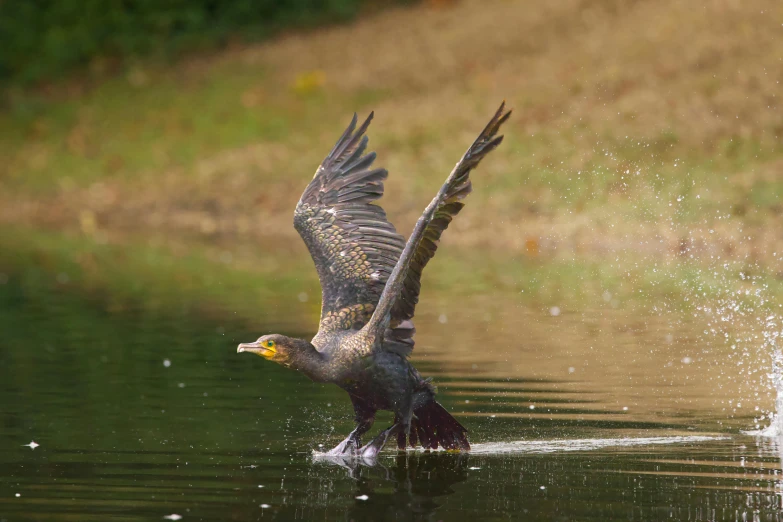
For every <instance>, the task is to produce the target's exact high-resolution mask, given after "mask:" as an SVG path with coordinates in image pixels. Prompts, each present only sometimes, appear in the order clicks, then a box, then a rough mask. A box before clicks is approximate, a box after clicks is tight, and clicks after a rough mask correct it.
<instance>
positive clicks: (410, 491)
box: [313, 451, 469, 520]
mask: <svg viewBox="0 0 783 522" xmlns="http://www.w3.org/2000/svg"><path fill="white" fill-rule="evenodd" d="M468 458H469V456H468V454H466V453H446V452H442V451H439V452H405V453H398V455H397V456H396V458H394V460H392V459H378V460H366V459H357V458H344V457H333V456H327V455H323V454H318V455H315V456H313V462H314V463H316V464H322V465H326V466H338V467H340V468H343V469H345V470H346V471H347V473H348V475H349V476H350V477H351V478H353V479H355V480H356V499H357V500H356V504H355V505H354V507H353V509H352V512H351V516H349V517H348V519H351V518H355V519H357V520H365V519H366V517H368V516H369V515H370V513H373V514H374V516H375V517H376V518H378V519H392V520H396V519H398V517H397V516H396V515H399V516H400V517H402V518H401V519H404V518H406V516H407V517H409V516H410V515H411V514H415V515H417V516H418V515H421V516H424V515H428V514H431V513H433V512H434V511H435V510H436V509H437V508H438V507H439V506H440V505H441V503H442V502H440V501H439V500H438V499H439V498H443V497H447V496H449V495H451V494H452V493H454V489H453V486H454V485H455V484H458V483H460V482H463V481H465V480H466V479H467V478H468ZM379 510H380V511H382V513H381V512H379ZM396 512H398V513H396Z"/></svg>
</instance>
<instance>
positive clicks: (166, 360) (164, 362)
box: [163, 359, 171, 368]
mask: <svg viewBox="0 0 783 522" xmlns="http://www.w3.org/2000/svg"><path fill="white" fill-rule="evenodd" d="M163 366H165V367H166V368H168V367H169V366H171V361H170V360H169V359H163Z"/></svg>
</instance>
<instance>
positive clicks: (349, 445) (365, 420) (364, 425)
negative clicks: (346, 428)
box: [327, 411, 375, 456]
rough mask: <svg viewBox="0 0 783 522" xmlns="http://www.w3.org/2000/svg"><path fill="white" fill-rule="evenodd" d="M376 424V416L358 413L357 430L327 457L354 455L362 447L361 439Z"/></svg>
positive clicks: (330, 451)
mask: <svg viewBox="0 0 783 522" xmlns="http://www.w3.org/2000/svg"><path fill="white" fill-rule="evenodd" d="M373 422H375V414H369V413H364V414H360V412H358V411H357V412H356V428H354V430H353V431H352V432H351V433H350V434H349V435H348V436H347V437H346V438H345V440H344V441H342V442H341V443H340V444H338V445H337V446H335V447H334V448H333V449H331V450H329V452H328V453H327V455H331V456H344V455H353V454H355V453H356V450H358V449H359V446H361V445H362V442H361V437H362V435H364V434H365V433H367V431H368V430H369V429H370V428H371V427H372V424H373Z"/></svg>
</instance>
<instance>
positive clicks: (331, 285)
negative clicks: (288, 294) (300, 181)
mask: <svg viewBox="0 0 783 522" xmlns="http://www.w3.org/2000/svg"><path fill="white" fill-rule="evenodd" d="M372 117H373V114H372V113H371V114H370V116H369V117H368V118H367V119H366V120H365V121H364V123H363V124H362V125H361V126H360V127H359V128H358V129H356V124H357V117H356V115H354V117H353V119H352V120H351V123H350V125H349V126H348V128H346V129H345V132H343V134H342V136H340V139H338V140H337V143H336V144H335V146H334V147H333V148H332V150H331V151H330V152H329V154H328V155H327V157H326V159H324V161H323V162H322V163H321V165H320V166H319V167H318V169H317V170H316V173H315V176H314V177H313V180H312V181H311V182H310V184H309V185H308V186H307V188H305V190H304V193H303V194H302V198H301V199H300V200H299V203H298V205H297V206H296V210H295V212H294V227H295V228H296V230H297V231H298V232H299V234H300V235H301V236H302V239H303V240H304V243H305V245H307V248H308V250H309V251H310V255H311V256H312V258H313V262H314V263H315V267H316V270H317V272H318V277H319V279H320V282H321V292H322V302H321V329H325V328H326V329H346V330H351V329H360V328H361V327H362V326H363V325H364V324H365V323H366V322H367V321H368V320H369V318H370V315H371V314H372V310H373V309H374V308H375V305H376V304H377V303H378V299H379V298H380V295H381V293H382V292H383V287H384V286H385V284H386V280H387V279H388V277H389V275H390V274H391V272H392V270H393V269H394V265H395V263H396V262H397V260H398V259H399V257H400V253H401V252H402V249H403V248H404V246H405V240H404V239H403V238H402V236H400V235H399V234H398V233H397V230H396V229H395V228H394V225H392V224H391V223H389V221H388V220H387V218H386V212H384V210H383V209H382V208H381V207H380V206H378V205H377V204H375V203H374V202H375V201H376V200H378V199H380V198H381V197H382V196H383V188H384V187H383V182H384V181H385V180H386V177H387V175H388V173H387V171H386V170H385V169H382V168H373V162H374V161H375V158H376V154H375V152H367V153H366V150H367V143H368V138H367V136H365V135H364V134H365V132H366V131H367V128H368V127H369V125H370V121H372Z"/></svg>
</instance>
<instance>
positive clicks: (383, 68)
mask: <svg viewBox="0 0 783 522" xmlns="http://www.w3.org/2000/svg"><path fill="white" fill-rule="evenodd" d="M781 20H783V8H781V7H780V5H779V4H778V3H776V2H771V1H767V2H765V1H754V2H733V1H730V0H716V1H710V2H699V3H693V2H679V1H664V2H644V1H636V2H623V1H613V0H573V1H571V0H562V1H558V2H550V3H547V4H546V5H538V4H536V5H535V6H533V5H532V4H530V3H528V2H513V1H497V2H489V3H487V2H483V1H470V0H465V1H459V2H451V1H445V0H442V1H435V0H431V1H425V2H418V3H409V2H399V3H386V2H363V1H361V0H332V1H329V2H312V1H306V0H299V1H290V2H248V1H245V0H234V1H230V2H221V3H215V2H211V1H200V2H167V3H116V4H110V5H109V6H107V5H106V4H105V3H103V2H97V1H95V2H81V3H79V4H78V5H77V4H75V3H74V4H72V3H59V2H38V3H36V2H24V3H22V2H3V3H0V33H2V35H3V41H4V42H6V44H4V45H3V46H2V50H0V79H2V82H3V102H2V103H3V105H2V113H1V114H0V134H1V135H2V141H0V157H2V158H3V161H2V164H0V184H1V185H0V227H1V228H0V230H2V233H0V248H1V249H2V250H1V251H0V269H2V276H1V277H2V281H0V282H3V283H5V282H7V281H9V279H10V278H12V275H13V274H28V275H29V274H34V275H29V277H27V279H25V281H27V282H26V283H25V284H29V285H40V288H39V290H40V291H41V292H44V293H46V292H51V291H67V292H77V293H81V294H84V295H93V296H100V299H101V300H102V302H103V303H104V304H103V305H102V306H104V307H105V308H106V309H108V310H113V311H122V310H123V309H126V308H128V307H131V308H132V307H139V306H141V307H143V308H145V309H150V310H158V311H162V312H164V313H165V312H166V311H167V310H172V309H176V308H177V307H179V306H181V305H182V303H183V302H186V303H187V305H188V307H189V309H193V310H196V312H194V313H199V314H205V315H206V316H210V317H218V318H223V317H231V318H232V319H236V318H241V319H240V320H241V321H244V324H247V325H249V326H251V327H252V328H253V329H254V331H255V330H256V329H258V330H263V329H265V328H274V329H277V330H281V329H282V330H286V329H289V330H291V329H296V330H307V331H309V330H313V329H314V328H315V324H316V320H317V317H318V311H319V305H320V303H319V298H318V297H319V287H318V282H317V278H316V275H315V271H314V270H313V269H312V264H311V261H310V259H309V256H308V255H307V251H306V250H305V248H304V246H303V244H302V243H301V241H300V239H299V238H298V236H297V235H296V232H295V231H294V229H293V227H292V226H291V216H292V210H293V208H294V206H295V204H296V202H297V200H298V198H299V195H300V194H301V191H302V190H303V188H304V187H305V186H306V184H307V183H308V181H309V179H310V178H311V176H312V174H313V172H314V170H315V168H316V166H317V165H318V164H319V162H320V161H321V159H323V157H324V155H325V154H326V152H327V151H328V150H329V149H330V147H331V145H332V144H333V143H334V141H335V140H336V138H337V137H338V136H339V135H340V133H341V132H342V130H343V129H344V127H345V125H346V124H347V123H348V121H349V120H350V117H351V115H352V114H353V112H358V113H359V114H360V115H362V116H363V115H365V114H367V113H368V112H369V111H371V110H374V111H375V112H376V119H375V121H374V122H373V126H372V128H371V131H370V137H371V142H370V143H371V147H372V148H373V149H375V150H376V151H377V152H378V155H379V160H378V163H379V164H380V165H382V166H385V167H386V168H388V169H389V171H390V173H391V174H390V177H389V180H388V182H387V183H386V196H385V197H384V199H383V206H384V207H385V208H386V210H387V212H388V213H389V216H390V218H391V219H392V221H393V222H394V223H395V224H396V225H397V228H398V230H400V231H401V232H402V233H403V234H405V235H407V234H408V232H409V230H410V229H411V227H412V225H413V223H414V221H415V219H416V218H417V217H418V216H419V214H420V212H421V210H422V209H423V207H424V206H425V205H426V203H427V202H428V201H429V198H430V195H431V194H433V193H434V192H435V191H436V190H437V188H438V187H439V186H440V183H441V182H442V180H443V179H444V177H445V176H446V174H447V173H448V172H449V170H450V168H451V166H452V165H453V164H454V162H455V161H456V159H458V158H459V157H460V155H461V154H462V152H463V151H464V150H465V148H466V147H467V145H468V144H469V143H470V142H471V141H472V139H473V138H474V136H475V135H476V133H477V132H478V130H480V128H481V127H482V126H483V124H484V123H485V121H486V120H487V119H488V118H489V116H490V115H491V114H492V112H493V111H494V109H495V108H496V107H497V105H498V104H499V102H500V101H501V100H503V99H505V100H507V103H508V104H509V106H511V107H512V108H513V109H514V111H515V112H514V116H513V118H512V119H511V120H510V121H509V123H508V124H507V126H506V127H505V129H504V130H505V134H506V141H505V143H504V144H503V146H502V147H501V148H500V149H499V150H498V151H497V152H495V153H493V156H492V158H491V159H490V160H488V161H487V162H486V164H485V165H482V168H481V170H480V171H478V172H477V174H476V176H475V182H474V183H475V188H476V190H475V191H474V193H473V194H472V195H471V197H470V200H469V202H468V209H467V210H466V211H465V212H464V213H463V214H461V215H460V216H459V219H457V220H455V222H454V223H453V225H452V227H451V228H450V229H449V232H448V233H447V234H446V235H445V237H444V245H445V247H444V248H443V249H442V251H439V253H438V257H437V259H436V261H435V264H434V265H432V266H433V268H432V269H429V270H428V271H427V272H426V274H425V292H424V293H423V296H422V297H423V299H424V304H423V306H420V307H419V310H421V312H420V315H422V316H423V317H422V318H421V321H424V322H427V321H429V320H430V319H432V323H433V325H435V326H434V328H435V329H436V330H435V331H434V332H430V334H431V335H432V337H431V338H430V337H427V338H426V339H427V341H428V342H430V341H431V344H434V345H437V344H438V343H439V342H440V341H438V339H441V338H442V337H443V336H444V335H445V336H446V339H448V343H449V344H451V343H456V344H457V345H459V344H460V343H459V335H465V334H466V333H467V332H464V331H463V332H460V333H454V334H452V333H450V332H446V330H445V329H446V328H447V327H446V326H443V327H442V329H441V330H438V328H441V327H439V326H437V325H444V324H446V321H447V320H448V316H449V315H450V314H452V315H454V314H457V315H460V314H464V315H465V317H466V319H469V320H468V321H467V322H466V323H463V324H465V327H464V328H466V329H468V330H469V329H471V328H473V329H475V330H476V332H487V331H488V332H505V333H503V334H502V336H504V337H506V338H507V337H509V336H515V335H524V336H526V338H528V339H531V338H533V339H537V340H538V342H540V343H542V344H553V345H558V346H560V345H564V344H569V343H570V344H572V345H576V346H578V345H585V348H584V349H587V348H586V347H587V346H591V345H592V344H594V343H593V342H592V341H589V340H588V341H585V339H591V337H590V335H602V332H607V334H608V335H611V332H614V333H617V332H620V333H622V334H623V335H630V334H632V333H633V332H637V333H638V332H640V331H645V332H649V331H650V330H651V329H654V328H653V327H652V326H651V324H652V323H653V322H655V321H663V322H665V323H666V324H667V325H669V326H666V327H665V328H664V327H661V328H663V329H665V330H666V332H664V333H660V332H658V331H657V330H655V333H654V334H650V335H651V336H653V337H655V338H656V339H658V338H663V339H668V341H667V343H668V344H672V338H671V336H672V335H673V334H672V332H674V331H677V330H679V331H680V332H689V334H688V335H691V337H690V338H691V339H692V338H693V336H696V337H698V339H700V340H701V341H699V342H700V343H701V345H700V346H699V347H696V348H693V349H690V352H689V353H688V354H686V356H685V357H687V358H688V359H689V360H691V361H694V362H702V363H704V364H706V365H707V366H714V365H716V364H717V365H718V366H719V367H720V368H719V373H723V371H724V369H725V368H724V363H726V361H727V360H728V359H730V358H731V357H737V358H739V359H740V362H739V364H751V365H752V366H754V368H757V370H756V374H754V375H755V377H754V378H753V379H745V378H742V379H738V380H737V383H738V384H737V386H741V385H749V386H751V389H750V390H749V391H748V393H749V394H750V395H751V396H755V395H757V394H758V393H759V390H761V391H762V392H763V391H764V390H765V389H767V388H768V386H767V385H763V384H760V383H761V381H763V380H764V377H763V374H764V373H765V372H766V370H765V369H764V368H766V367H768V364H767V362H769V361H766V362H759V361H758V360H757V359H758V357H761V356H764V357H766V356H768V355H769V353H770V350H768V346H766V345H763V342H762V341H763V335H762V336H761V337H759V335H761V334H762V333H763V332H761V331H757V330H754V328H755V329H757V328H758V327H759V326H760V325H761V326H763V324H762V323H763V320H764V319H765V318H766V317H767V315H765V311H764V310H765V308H764V306H766V307H767V308H769V309H770V310H771V311H777V307H778V306H779V305H777V304H775V303H777V302H779V301H778V299H779V297H780V295H781V288H783V287H782V286H781V280H783V267H781V263H780V254H779V253H778V252H780V248H781V242H783V234H781V230H783V204H782V202H781V196H783V173H782V172H781V168H782V167H783V155H781V151H780V146H779V139H780V133H781V130H782V129H783V116H782V115H781V110H780V105H779V103H780V101H779V98H780V89H781V85H780V82H781V76H782V75H783V73H782V72H781V71H783V68H781V67H780V65H781V61H780V60H781V56H783V38H781V23H780V22H781ZM33 268H34V270H33V271H32V272H31V270H32V269H33ZM37 288H38V287H37ZM449 303H452V305H451V306H452V308H454V309H453V310H449V309H448V304H449ZM453 303H461V305H456V304H453ZM743 303H744V304H743ZM740 305H743V306H747V307H750V308H749V310H750V309H752V310H753V311H752V312H751V311H749V312H748V314H746V315H739V314H736V313H735V314H734V315H733V316H731V320H728V319H727V318H729V314H731V313H732V307H739V306H740ZM738 310H739V308H737V309H736V310H733V312H737V311H738ZM609 311H613V312H612V313H618V314H620V315H621V316H622V318H621V319H617V320H615V319H612V320H609V319H607V317H609V315H607V314H608V313H609ZM605 312H606V313H605ZM620 312H622V313H620ZM427 314H431V317H429V316H428V315H427ZM525 314H530V315H531V316H532V318H531V319H529V320H521V319H519V318H520V317H523V316H525ZM626 314H627V315H626ZM666 314H670V315H666ZM671 314H679V315H671ZM505 316H509V317H511V319H509V318H508V317H506V318H505V319H504V318H503V317H505ZM428 317H429V319H428ZM569 317H570V318H571V319H568V318H569ZM553 318H554V319H553ZM438 320H440V322H439V321H438ZM552 320H556V321H559V323H556V324H558V325H561V324H568V325H570V328H566V329H564V328H562V327H560V326H557V327H555V328H553V325H552V324H551V323H550V321H552ZM686 320H687V322H688V323H695V324H694V325H691V326H692V328H691V327H690V326H689V327H685V326H683V322H685V321H686ZM504 321H505V322H504ZM509 321H511V325H509V323H508V322H509ZM607 321H609V323H611V324H605V323H606V322H607ZM590 324H592V326H590ZM714 324H718V325H720V327H719V328H717V329H716V328H715V327H714V326H711V325H714ZM585 328H587V329H588V330H589V329H591V328H592V330H590V331H593V333H592V334H590V333H589V332H588V333H585V332H586V330H585ZM419 330H420V332H422V334H424V335H429V334H425V333H424V332H425V329H424V328H421V327H420V328H419ZM762 330H763V328H762ZM667 332H668V333H667ZM450 335H451V336H453V337H449V336H450ZM499 335H500V334H499ZM585 335H587V336H588V337H586V338H585V337H584V336H585ZM667 335H668V336H669V337H666V336H667ZM743 335H750V336H751V338H752V336H756V339H759V338H761V339H762V341H759V342H757V343H745V345H743V346H742V347H741V349H739V350H737V347H736V343H733V342H731V340H732V339H740V338H742V336H743ZM686 337H687V336H686ZM713 337H714V339H713ZM716 339H717V345H716V341H715V340H716ZM232 341H233V340H231V341H229V342H228V344H229V345H230V344H231V342H232ZM488 344H492V343H488ZM599 344H603V345H604V346H603V347H602V351H601V352H596V353H595V354H593V355H585V357H588V358H591V357H595V358H597V359H598V360H605V361H607V363H606V364H607V366H608V367H610V368H611V366H612V365H613V364H614V362H613V360H614V359H613V357H612V356H611V354H612V353H613V350H615V351H617V352H618V353H626V351H627V349H626V347H624V346H623V345H622V344H620V345H617V344H616V343H612V342H605V341H602V342H600V343H599ZM664 344H666V343H664ZM732 345H734V348H732ZM762 345H763V346H762ZM704 350H716V352H714V353H712V354H711V355H709V356H705V355H704ZM754 350H756V351H754ZM758 350H761V352H758ZM455 351H456V355H453V357H454V359H456V358H459V357H463V358H466V359H467V358H470V357H471V355H470V353H471V352H470V351H469V350H464V353H463V350H460V349H456V350H455ZM635 351H638V352H640V353H641V352H645V350H635ZM691 352H692V353H691ZM757 352H758V353H757ZM509 353H511V355H509ZM521 353H522V352H520V351H510V350H508V347H507V345H506V344H503V346H502V348H498V354H496V355H497V357H498V358H499V360H503V361H506V360H507V358H508V357H511V358H512V359H514V358H522V359H521V360H520V361H519V364H521V365H524V364H527V363H528V358H527V355H524V356H523V355H520V354H521ZM656 353H657V352H656ZM663 353H664V355H660V353H658V356H660V358H661V359H662V363H666V362H668V361H669V359H671V357H670V355H669V354H668V352H667V351H664V352H663ZM759 353H761V355H759ZM460 354H461V355H460ZM531 357H532V356H531ZM639 357H640V358H639V359H634V360H636V361H637V362H638V364H639V365H640V368H643V367H645V366H646V365H647V364H648V363H649V361H648V360H647V359H646V358H644V357H642V356H639ZM673 360H674V359H673ZM676 360H679V355H677V359H676ZM757 362H758V364H756V363H757ZM542 364H544V366H545V367H546V364H545V363H542ZM553 364H554V363H553ZM729 364H730V365H731V368H732V369H734V368H735V365H736V364H738V363H737V362H736V361H732V362H730V363H729ZM574 365H575V363H574V364H568V365H567V367H574ZM610 368H609V369H605V370H604V371H611V369H610ZM533 371H536V370H533ZM542 371H543V372H544V373H546V372H547V371H549V368H546V369H545V370H542ZM623 371H625V370H623ZM730 373H731V371H730ZM666 379H668V377H666V378H665V379H664V380H666ZM730 380H731V379H730ZM749 383H751V384H749ZM700 385H701V386H703V387H704V390H703V391H704V393H705V394H706V395H709V394H710V393H711V392H712V391H713V389H714V386H715V383H714V382H711V383H708V384H704V383H702V384H700ZM767 396H768V394H767ZM764 400H765V399H760V402H758V401H757V402H756V403H746V404H747V405H748V406H751V405H752V406H754V407H757V406H761V407H765V406H764V405H765V404H766V407H768V406H769V405H770V402H769V401H767V402H766V403H764ZM733 407H734V406H732V408H733Z"/></svg>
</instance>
